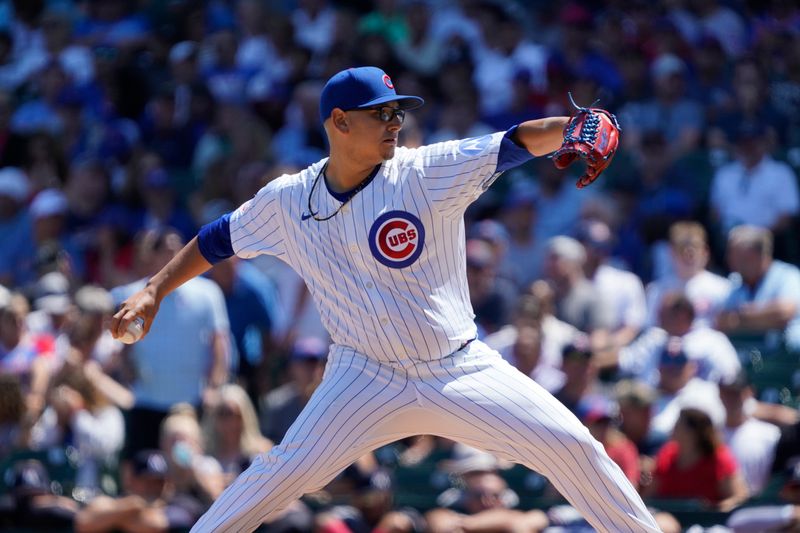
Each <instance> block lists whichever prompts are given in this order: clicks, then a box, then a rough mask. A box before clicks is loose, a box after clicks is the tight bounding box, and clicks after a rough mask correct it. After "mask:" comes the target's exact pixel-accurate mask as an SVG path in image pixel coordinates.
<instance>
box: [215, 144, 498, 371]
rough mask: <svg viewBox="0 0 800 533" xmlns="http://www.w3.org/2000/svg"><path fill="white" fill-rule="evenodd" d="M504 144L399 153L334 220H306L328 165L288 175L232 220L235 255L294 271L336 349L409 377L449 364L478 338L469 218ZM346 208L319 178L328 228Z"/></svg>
mask: <svg viewBox="0 0 800 533" xmlns="http://www.w3.org/2000/svg"><path fill="white" fill-rule="evenodd" d="M503 137H504V132H499V133H495V134H492V135H487V136H485V137H479V138H475V139H465V140H461V141H448V142H444V143H438V144H433V145H429V146H424V147H421V148H417V149H407V148H402V147H399V148H397V149H396V151H395V156H394V158H392V159H391V160H388V161H386V162H384V163H383V164H382V165H381V167H380V169H379V170H378V173H377V175H376V176H375V177H374V179H373V180H372V181H371V182H370V183H369V184H368V185H367V186H366V187H365V188H364V189H363V190H361V191H360V192H358V193H357V194H355V196H353V197H352V199H351V200H350V201H349V202H348V203H347V204H346V205H345V206H344V207H343V208H342V209H341V211H340V212H339V213H337V214H336V215H335V216H333V217H332V218H331V219H330V220H327V221H316V220H314V219H313V218H308V215H309V213H308V212H307V206H308V200H309V193H310V192H311V189H312V184H313V182H314V179H315V178H316V177H317V175H318V174H319V172H320V171H321V170H322V168H323V166H324V164H325V162H326V160H322V161H319V162H317V163H315V164H313V165H311V166H310V167H308V168H306V169H305V170H303V171H301V172H299V173H297V174H293V175H284V176H281V177H279V178H277V179H275V180H274V181H272V182H270V183H269V184H268V185H267V186H265V187H264V188H263V189H261V190H260V191H259V192H258V193H257V194H256V196H255V197H254V198H252V199H251V200H249V201H248V202H245V203H244V204H242V206H240V207H239V208H238V209H237V210H236V211H234V212H233V213H232V214H231V217H230V234H231V244H232V247H233V251H234V252H235V253H236V255H238V256H240V257H243V258H250V257H253V256H256V255H259V254H272V255H275V256H277V257H279V258H280V259H282V260H284V261H286V262H287V263H288V264H289V265H290V266H292V267H293V268H294V269H295V270H296V271H297V272H298V273H299V274H300V275H301V276H302V277H303V279H304V280H305V282H306V284H307V286H308V288H309V291H310V292H311V294H312V296H313V298H314V301H315V302H316V305H317V307H318V309H319V311H320V316H321V317H322V321H323V324H324V325H325V327H326V328H327V329H328V331H329V332H330V334H331V339H332V340H333V342H334V343H335V344H337V345H340V346H342V347H348V348H352V349H355V350H356V351H358V352H361V353H363V354H365V355H367V356H368V357H370V358H373V359H375V360H378V361H381V362H385V363H388V364H392V365H396V366H400V367H403V368H405V367H408V366H410V365H413V364H414V363H418V362H419V361H430V360H434V359H440V358H442V357H445V356H446V355H448V354H450V353H452V352H453V351H455V350H457V349H458V348H459V347H460V346H461V345H462V344H463V343H464V342H465V341H467V340H469V339H472V338H474V337H475V336H476V334H477V330H476V327H475V323H474V321H473V318H474V313H473V312H472V306H471V304H470V300H469V292H468V288H467V282H466V281H467V280H466V267H465V251H464V220H463V214H464V211H465V210H466V208H467V206H468V205H469V204H470V203H472V202H473V201H474V200H475V199H476V198H477V197H478V196H479V195H480V194H481V193H482V192H483V191H484V190H486V188H487V187H488V186H489V185H490V184H491V183H492V182H493V181H494V179H495V178H496V177H497V175H499V174H500V173H499V172H498V171H497V164H498V153H499V151H500V146H501V142H503ZM506 142H510V141H506ZM340 206H341V202H340V201H339V200H337V199H336V198H335V197H334V196H332V195H331V193H330V192H329V191H328V189H327V187H326V186H325V184H324V179H320V181H319V183H318V184H317V187H316V188H315V189H314V194H313V197H312V198H311V208H312V209H313V210H314V212H315V213H318V217H319V218H324V217H326V216H328V215H329V214H332V213H334V212H335V211H336V209H337V208H339V207H340Z"/></svg>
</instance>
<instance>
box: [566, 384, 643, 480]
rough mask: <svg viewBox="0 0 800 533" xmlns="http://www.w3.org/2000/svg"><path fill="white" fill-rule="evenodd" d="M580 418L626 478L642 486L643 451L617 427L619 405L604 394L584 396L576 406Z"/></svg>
mask: <svg viewBox="0 0 800 533" xmlns="http://www.w3.org/2000/svg"><path fill="white" fill-rule="evenodd" d="M576 412H577V415H578V418H580V420H581V422H583V423H584V425H586V427H587V428H589V432H590V433H591V434H592V436H593V437H594V438H595V439H597V441H598V442H599V443H600V444H602V445H603V448H605V450H606V453H608V456H609V457H611V459H613V460H614V462H615V463H617V464H618V465H619V467H620V468H621V469H622V472H623V473H624V474H625V477H627V478H628V481H630V482H631V484H633V486H634V487H638V486H639V475H640V472H639V453H638V451H637V449H636V445H634V443H633V442H632V441H631V440H630V439H628V437H626V436H625V434H624V433H622V432H620V431H619V430H618V429H617V427H616V426H617V423H618V421H619V407H618V406H617V405H616V403H614V401H613V400H610V399H609V398H607V397H606V396H604V395H602V394H597V395H590V396H586V397H584V398H583V399H582V400H581V401H580V402H579V403H578V406H577V408H576Z"/></svg>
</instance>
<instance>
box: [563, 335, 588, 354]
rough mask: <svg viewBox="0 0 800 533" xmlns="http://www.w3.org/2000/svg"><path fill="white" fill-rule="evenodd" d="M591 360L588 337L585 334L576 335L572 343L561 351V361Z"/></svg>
mask: <svg viewBox="0 0 800 533" xmlns="http://www.w3.org/2000/svg"><path fill="white" fill-rule="evenodd" d="M591 358H592V346H591V344H590V343H589V337H587V336H586V335H585V334H579V335H576V336H575V337H574V338H573V339H572V341H570V342H569V343H568V344H566V345H565V346H564V348H562V350H561V359H562V360H565V359H584V360H588V359H591Z"/></svg>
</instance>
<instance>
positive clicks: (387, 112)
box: [350, 106, 406, 124]
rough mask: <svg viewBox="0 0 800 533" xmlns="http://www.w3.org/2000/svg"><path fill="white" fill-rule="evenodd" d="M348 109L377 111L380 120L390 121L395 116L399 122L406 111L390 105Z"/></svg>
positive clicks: (402, 119)
mask: <svg viewBox="0 0 800 533" xmlns="http://www.w3.org/2000/svg"><path fill="white" fill-rule="evenodd" d="M350 111H374V112H376V113H377V117H378V120H380V121H381V122H391V121H392V120H394V118H395V117H397V118H398V119H400V124H402V123H403V121H404V120H405V119H406V112H405V110H404V109H400V108H394V107H390V106H383V107H367V108H365V109H351V110H350Z"/></svg>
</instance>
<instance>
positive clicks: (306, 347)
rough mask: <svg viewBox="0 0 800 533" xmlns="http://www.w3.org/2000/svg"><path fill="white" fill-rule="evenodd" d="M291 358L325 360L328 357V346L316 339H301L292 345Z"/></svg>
mask: <svg viewBox="0 0 800 533" xmlns="http://www.w3.org/2000/svg"><path fill="white" fill-rule="evenodd" d="M291 357H292V359H299V360H303V359H305V360H309V359H318V360H321V359H325V358H327V357H328V345H327V344H326V343H325V342H323V341H322V339H320V338H317V337H303V338H301V339H298V340H297V341H296V342H295V343H294V346H293V347H292V354H291Z"/></svg>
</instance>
